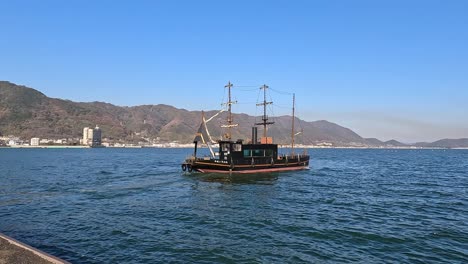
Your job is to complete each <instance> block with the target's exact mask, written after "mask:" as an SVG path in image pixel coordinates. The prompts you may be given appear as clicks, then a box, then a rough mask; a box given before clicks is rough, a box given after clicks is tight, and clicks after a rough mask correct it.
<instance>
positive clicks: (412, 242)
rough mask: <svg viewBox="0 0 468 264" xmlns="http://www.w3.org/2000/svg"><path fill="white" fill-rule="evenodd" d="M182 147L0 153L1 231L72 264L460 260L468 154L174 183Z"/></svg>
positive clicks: (316, 162)
mask: <svg viewBox="0 0 468 264" xmlns="http://www.w3.org/2000/svg"><path fill="white" fill-rule="evenodd" d="M190 152H191V150H189V149H0V232H2V233H5V234H6V235H9V236H12V237H14V238H16V239H18V240H20V241H23V242H25V243H27V244H30V245H32V246H34V247H37V248H39V249H41V250H43V251H45V252H48V253H50V254H52V255H55V256H58V257H60V258H63V259H65V260H68V261H70V262H73V263H356V262H359V263H383V262H385V263H392V262H393V263H468V151H467V150H352V149H322V150H310V151H309V153H310V154H311V157H312V158H311V168H310V170H307V171H299V172H287V173H280V174H268V175H249V176H245V175H244V176H236V175H233V176H222V175H216V174H211V175H199V174H198V175H189V174H183V173H182V172H181V169H180V162H181V161H182V160H183V159H184V158H185V157H186V156H187V155H188V154H190Z"/></svg>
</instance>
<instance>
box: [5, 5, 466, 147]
mask: <svg viewBox="0 0 468 264" xmlns="http://www.w3.org/2000/svg"><path fill="white" fill-rule="evenodd" d="M0 14H1V15H0V34H1V36H2V38H1V39H0V79H1V80H8V81H11V82H14V83H18V84H23V85H27V86H30V87H33V88H36V89H38V90H40V91H42V92H43V93H45V94H46V95H48V96H51V97H58V98H64V99H70V100H73V101H105V102H110V103H113V104H117V105H130V106H131V105H140V104H160V103H164V104H170V105H174V106H176V107H179V108H185V109H189V110H201V109H218V108H220V103H221V100H222V98H223V96H224V89H223V86H224V85H225V84H226V83H227V82H228V81H231V82H233V83H234V84H235V85H237V86H238V88H237V91H233V93H234V94H236V98H237V100H238V101H239V102H243V103H244V104H239V106H238V107H237V109H236V111H237V112H244V111H250V113H252V111H254V112H255V110H252V109H250V108H248V107H247V104H246V103H255V101H256V100H257V95H258V91H257V90H255V88H256V87H259V86H260V85H262V84H264V83H266V84H267V85H269V86H270V87H272V88H274V89H276V90H281V91H286V92H295V93H296V97H297V106H298V109H299V114H300V116H301V118H302V119H305V120H308V121H313V120H319V119H325V120H328V121H332V122H336V123H338V124H340V125H343V126H346V127H348V128H351V129H353V130H354V131H356V132H357V133H359V134H360V135H362V136H364V137H377V138H380V139H384V140H388V139H392V138H395V139H397V140H401V141H404V142H415V141H425V140H426V141H427V140H429V141H430V140H436V139H440V138H460V137H468V120H467V118H466V117H467V116H468V103H467V102H468V15H467V14H468V1H416V0H415V1H345V0H342V1H333V0H331V1H229V2H228V1H131V2H130V1H47V0H45V1H21V0H19V1H0ZM248 90H251V91H248ZM271 95H272V97H273V101H274V102H275V103H277V107H274V108H273V110H274V113H275V114H277V115H281V114H287V113H288V111H289V109H288V108H286V107H288V106H287V105H288V104H289V101H290V100H291V98H290V96H289V95H282V94H278V93H274V92H273V93H272V94H271Z"/></svg>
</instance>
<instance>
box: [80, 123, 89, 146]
mask: <svg viewBox="0 0 468 264" xmlns="http://www.w3.org/2000/svg"><path fill="white" fill-rule="evenodd" d="M88 130H89V127H85V128H83V141H82V142H81V143H82V144H83V145H88Z"/></svg>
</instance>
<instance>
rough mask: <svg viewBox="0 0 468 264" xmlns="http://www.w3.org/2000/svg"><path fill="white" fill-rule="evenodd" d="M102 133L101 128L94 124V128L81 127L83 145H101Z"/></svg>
mask: <svg viewBox="0 0 468 264" xmlns="http://www.w3.org/2000/svg"><path fill="white" fill-rule="evenodd" d="M101 138H102V133H101V129H100V128H99V127H98V126H96V127H95V128H89V127H85V128H83V141H82V144H83V145H87V146H93V147H96V146H101V141H102V140H101Z"/></svg>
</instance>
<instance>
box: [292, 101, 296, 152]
mask: <svg viewBox="0 0 468 264" xmlns="http://www.w3.org/2000/svg"><path fill="white" fill-rule="evenodd" d="M295 103H296V94H294V93H293V107H292V127H291V155H294V136H295V135H294V119H295V117H294V105H295Z"/></svg>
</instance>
